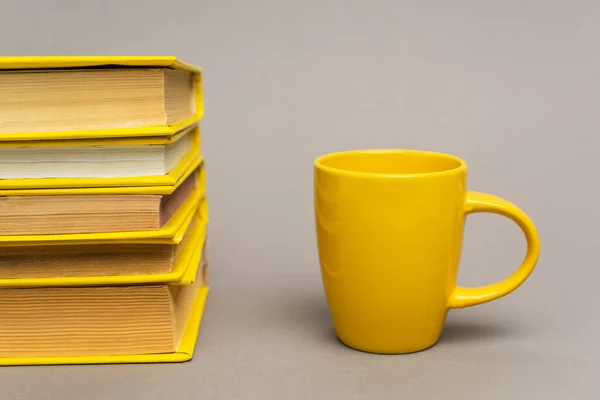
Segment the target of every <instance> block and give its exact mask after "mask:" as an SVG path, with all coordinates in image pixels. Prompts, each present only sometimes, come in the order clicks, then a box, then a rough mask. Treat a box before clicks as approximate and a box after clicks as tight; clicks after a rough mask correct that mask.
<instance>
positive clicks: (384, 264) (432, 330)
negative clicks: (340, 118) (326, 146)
mask: <svg viewBox="0 0 600 400" xmlns="http://www.w3.org/2000/svg"><path fill="white" fill-rule="evenodd" d="M466 176H467V167H466V164H465V162H464V161H463V160H461V159H459V158H457V157H454V156H451V155H446V154H440V153H433V152H425V151H413V150H357V151H348V152H341V153H333V154H327V155H324V156H321V157H319V158H317V159H316V160H315V163H314V201H315V221H316V231H317V244H318V251H319V260H320V265H321V274H322V278H323V284H324V289H325V294H326V297H327V303H328V305H329V309H330V312H331V316H332V319H333V322H334V325H335V329H336V333H337V335H338V337H339V339H340V340H341V341H342V342H343V343H345V344H346V345H348V346H350V347H352V348H355V349H359V350H362V351H367V352H374V353H386V354H400V353H411V352H415V351H420V350H424V349H427V348H429V347H431V346H433V345H434V344H435V343H436V342H437V341H438V339H439V337H440V335H441V333H442V329H443V325H444V321H445V319H446V315H447V313H448V310H449V309H450V308H462V307H469V306H473V305H477V304H481V303H485V302H488V301H491V300H495V299H497V298H499V297H502V296H504V295H506V294H508V293H510V292H511V291H513V290H515V289H516V288H517V287H518V286H519V285H520V284H521V283H523V282H524V281H525V279H527V277H528V276H529V275H530V274H531V272H532V270H533V269H534V267H535V264H536V262H537V260H538V257H539V252H540V243H539V237H538V234H537V231H536V228H535V226H534V225H533V223H532V222H531V220H530V219H529V218H528V217H527V215H525V213H523V212H522V211H521V210H520V209H519V208H517V207H516V206H514V205H513V204H511V203H509V202H508V201H506V200H503V199H501V198H499V197H495V196H492V195H489V194H483V193H478V192H471V191H467V188H466ZM476 212H491V213H496V214H500V215H503V216H506V217H508V218H510V219H512V220H513V221H514V222H516V223H517V224H518V225H519V227H520V228H521V229H522V230H523V232H524V234H525V238H526V240H527V253H526V256H525V259H524V261H523V263H522V264H521V266H520V267H519V268H518V269H517V270H516V272H515V273H514V274H513V275H511V276H510V277H508V278H506V279H505V280H503V281H500V282H497V283H494V284H491V285H488V286H483V287H474V288H464V287H459V286H457V285H456V277H457V274H458V266H459V262H460V254H461V249H462V240H463V230H464V222H465V217H466V215H468V214H471V213H476Z"/></svg>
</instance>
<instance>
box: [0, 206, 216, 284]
mask: <svg viewBox="0 0 600 400" xmlns="http://www.w3.org/2000/svg"><path fill="white" fill-rule="evenodd" d="M207 224H208V216H207V215H206V208H205V207H200V208H198V210H197V212H196V213H195V214H194V216H193V218H192V219H191V220H190V221H186V223H185V225H184V228H185V229H186V231H185V232H183V233H181V238H179V237H176V238H175V239H174V241H176V242H177V243H172V244H170V243H160V244H156V243H120V242H119V241H118V240H117V241H114V242H108V243H92V244H81V243H79V242H77V241H75V242H64V243H62V244H55V243H47V242H46V243H43V244H36V245H33V246H32V245H24V246H19V245H15V246H0V288H9V287H10V288H32V287H49V286H56V287H73V286H106V285H122V284H128V285H129V284H150V283H169V284H174V285H187V284H189V283H191V282H192V281H193V278H194V276H195V275H196V272H197V270H196V266H197V265H198V263H199V261H201V257H202V256H205V255H206V254H205V250H206V242H207Z"/></svg>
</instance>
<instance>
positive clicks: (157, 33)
mask: <svg viewBox="0 0 600 400" xmlns="http://www.w3.org/2000/svg"><path fill="white" fill-rule="evenodd" d="M153 20H155V21H158V22H155V21H153ZM599 21H600V3H598V2H597V1H595V0H590V1H556V0H537V1H531V0H521V1H516V0H515V1H464V0H455V1H443V0H439V1H398V0H396V1H387V2H385V1H373V0H372V1H342V0H338V1H310V0H303V1H294V2H292V1H266V0H254V1H242V0H240V1H226V0H220V1H216V0H215V1H191V0H189V1H184V0H171V1H159V0H153V1H143V2H142V1H139V2H135V1H131V0H127V1H125V0H104V1H59V0H54V1H22V2H21V1H12V0H10V1H4V2H2V5H1V6H0V44H1V48H2V53H4V54H9V55H80V54H99V55H110V54H118V55H128V54H137V55H158V54H172V55H177V56H178V57H180V58H182V59H184V60H185V61H188V62H191V63H194V64H198V65H201V66H202V67H203V68H204V70H205V74H204V79H205V100H206V118H205V120H204V121H203V123H202V128H203V131H202V133H203V146H204V154H205V156H206V160H207V169H208V195H209V199H210V214H211V218H212V220H211V225H210V240H211V243H210V245H211V251H212V253H211V255H212V274H211V279H212V281H211V285H212V289H213V290H212V292H211V294H210V297H209V301H208V305H207V310H206V314H205V318H204V321H203V324H202V327H201V330H200V335H199V341H198V345H197V348H196V356H195V359H194V360H193V361H192V362H190V363H186V364H176V365H117V366H62V367H33V368H31V367H28V368H24V367H17V368H3V369H2V370H1V371H0V386H1V387H2V397H3V398H7V399H8V398H11V399H12V398H24V399H30V398H44V399H65V398H83V397H85V398H87V399H101V398H111V399H121V398H123V399H127V398H144V399H159V398H161V399H162V398H166V396H173V397H179V398H182V399H188V398H189V399H192V398H201V399H213V398H214V399H221V398H223V399H271V398H272V399H296V398H298V399H304V398H327V399H329V398H339V399H362V398H368V399H377V398H386V399H387V398H404V399H436V398H444V399H475V398H485V399H490V400H492V399H507V398H512V399H537V398H556V399H566V398H572V399H592V398H598V396H599V394H600V348H599V345H598V341H597V338H598V335H599V334H600V321H599V314H598V305H599V304H600V302H599V300H600V298H599V297H600V296H599V294H598V290H597V289H598V280H599V278H600V272H599V271H598V268H600V266H599V263H598V257H597V248H598V246H599V245H600V241H599V238H600V235H599V234H598V230H597V228H598V224H599V223H600V218H599V215H600V213H599V212H598V194H599V191H598V185H599V179H598V173H599V172H600V161H599V157H598V151H599V149H600V139H599V138H598V130H599V128H600V122H599V118H598V112H599V110H600V94H599V89H600V86H599V85H600V79H599V75H598V71H600V51H598V49H599V48H600V24H599ZM28 25H29V26H28ZM372 147H400V148H415V149H423V150H436V151H443V152H448V153H453V154H455V155H458V156H460V157H462V158H464V159H465V160H466V161H467V163H468V165H469V186H470V188H471V189H473V190H478V191H487V192H491V193H493V194H496V195H499V196H502V197H505V198H506V199H508V200H511V201H513V202H514V203H516V204H517V205H518V206H520V207H521V208H522V209H523V210H525V211H526V212H527V213H528V214H529V215H530V216H531V218H532V219H533V220H534V222H535V223H536V224H537V226H538V229H539V232H540V235H541V240H542V255H541V258H540V261H539V264H538V268H537V269H536V270H535V272H534V273H533V275H532V276H531V278H530V279H529V281H527V283H526V284H525V285H524V286H522V287H521V288H520V289H519V290H517V291H516V292H514V293H513V294H511V295H509V296H508V297H505V298H503V299H500V300H498V301H495V302H493V303H490V304H487V305H482V306H479V307H475V308H470V309H464V310H456V311H453V312H451V314H450V316H449V319H448V321H447V325H446V331H445V334H444V337H443V338H442V340H441V341H440V343H439V344H438V345H437V346H435V347H434V348H432V349H430V350H428V351H426V352H422V353H418V354H413V355H408V356H377V355H370V354H364V353H359V352H356V351H353V350H350V349H348V348H346V347H344V346H342V345H341V344H340V343H339V342H338V341H337V340H336V339H335V336H334V333H333V328H332V324H331V321H330V318H329V314H328V310H327V306H326V303H325V299H324V295H323V291H322V286H321V281H320V275H319V267H318V261H317V254H316V247H315V234H314V222H313V214H312V160H313V158H315V157H316V156H318V155H320V154H322V153H325V152H330V151H337V150H344V149H354V148H372ZM463 254H464V255H463V263H462V266H461V273H460V281H459V282H460V283H461V284H464V285H468V284H485V283H491V282H492V281H494V280H497V279H501V278H503V277H505V276H506V275H508V274H509V273H510V272H512V271H513V270H514V269H515V268H516V267H517V265H518V263H519V262H520V260H521V258H522V256H523V255H524V241H523V237H522V235H521V233H520V232H519V231H518V229H517V228H516V226H514V225H512V224H511V222H509V221H508V220H505V219H502V218H501V217H497V216H489V215H476V216H472V217H469V220H468V226H467V231H466V239H465V246H464V252H463Z"/></svg>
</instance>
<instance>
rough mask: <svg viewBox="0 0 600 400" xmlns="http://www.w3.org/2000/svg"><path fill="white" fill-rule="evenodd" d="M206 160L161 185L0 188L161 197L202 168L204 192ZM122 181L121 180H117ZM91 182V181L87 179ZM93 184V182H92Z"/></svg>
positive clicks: (19, 192) (8, 192)
mask: <svg viewBox="0 0 600 400" xmlns="http://www.w3.org/2000/svg"><path fill="white" fill-rule="evenodd" d="M203 165H204V158H203V157H202V156H194V157H193V158H192V159H191V160H190V161H189V164H188V165H186V166H185V168H182V169H177V170H176V171H175V170H173V171H171V175H169V176H165V177H159V181H160V182H159V184H156V182H155V181H154V178H150V179H148V180H149V181H151V182H150V183H148V182H147V181H146V180H144V179H142V181H143V182H145V183H143V182H142V183H140V181H136V180H135V179H128V178H127V179H128V183H129V185H126V184H124V182H121V183H123V185H122V186H119V185H115V186H91V185H89V184H88V185H85V184H83V183H82V185H83V186H81V187H73V186H71V187H69V186H63V185H61V186H58V187H56V186H52V185H48V187H46V188H37V187H28V188H22V189H16V188H13V189H6V188H1V187H0V196H60V195H96V194H106V195H121V194H123V195H125V194H140V195H141V194H159V195H168V194H172V193H173V192H174V191H175V189H177V188H178V187H179V186H180V185H181V184H182V183H183V182H184V181H185V180H186V179H187V178H188V177H189V176H190V175H191V174H192V173H194V171H196V170H197V169H198V168H199V167H202V168H201V169H202V173H201V174H200V176H201V177H202V180H201V181H200V188H201V189H202V190H204V188H205V185H206V182H205V174H204V168H203ZM115 179H121V178H115ZM87 180H88V181H89V179H87ZM92 183H93V182H92Z"/></svg>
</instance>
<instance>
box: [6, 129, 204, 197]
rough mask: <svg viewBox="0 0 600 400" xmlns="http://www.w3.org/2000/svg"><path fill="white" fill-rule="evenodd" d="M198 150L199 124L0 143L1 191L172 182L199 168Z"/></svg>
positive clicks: (166, 183) (171, 184)
mask: <svg viewBox="0 0 600 400" xmlns="http://www.w3.org/2000/svg"><path fill="white" fill-rule="evenodd" d="M200 154H201V147H200V132H199V127H198V126H197V125H194V126H191V127H189V128H187V129H185V130H183V131H181V132H179V133H178V134H176V135H174V136H167V137H155V138H152V137H147V138H123V139H87V140H86V139H82V140H53V141H29V142H23V141H19V142H0V193H6V194H7V195H10V194H17V192H4V190H5V189H7V190H14V189H25V190H26V189H35V190H38V189H59V188H95V187H97V188H102V187H128V186H173V185H175V184H176V183H177V181H178V180H179V179H180V178H181V177H182V176H184V175H185V173H186V172H188V171H189V170H190V168H192V169H193V168H195V167H197V165H198V163H199V162H200V160H201V158H200V157H201V156H200ZM159 174H160V175H159ZM40 176H45V177H40ZM35 194H36V195H39V194H42V193H40V192H38V191H36V192H35ZM19 195H20V194H19Z"/></svg>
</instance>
